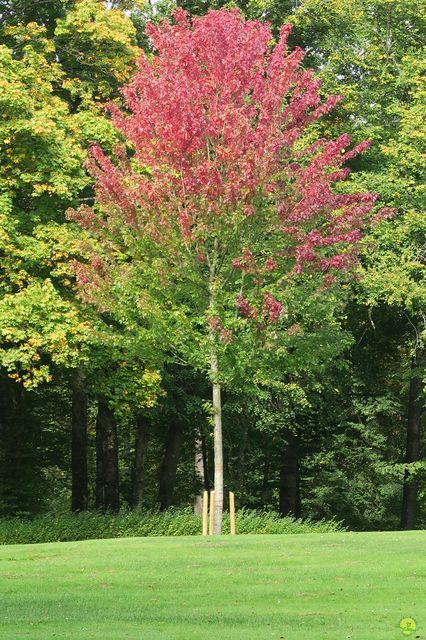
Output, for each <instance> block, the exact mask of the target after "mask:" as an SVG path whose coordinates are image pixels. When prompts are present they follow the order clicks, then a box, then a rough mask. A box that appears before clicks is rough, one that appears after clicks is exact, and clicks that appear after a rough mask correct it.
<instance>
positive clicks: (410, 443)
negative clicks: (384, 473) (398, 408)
mask: <svg viewBox="0 0 426 640" xmlns="http://www.w3.org/2000/svg"><path fill="white" fill-rule="evenodd" d="M425 360H426V353H425V351H424V350H422V351H418V352H417V353H416V356H415V358H414V359H413V363H412V368H413V369H416V370H418V372H417V374H416V375H415V376H414V377H413V378H412V379H411V382H410V389H409V394H408V416H407V444H406V452H405V462H418V461H419V460H420V444H421V437H420V427H421V418H422V413H423V408H424V398H423V380H422V371H421V368H422V366H423V365H424V363H425ZM418 490H419V481H418V480H417V479H410V473H409V471H408V470H406V471H405V474H404V487H403V495H402V513H401V529H414V528H415V526H416V506H417V493H418Z"/></svg>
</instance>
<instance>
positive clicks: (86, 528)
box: [0, 507, 343, 544]
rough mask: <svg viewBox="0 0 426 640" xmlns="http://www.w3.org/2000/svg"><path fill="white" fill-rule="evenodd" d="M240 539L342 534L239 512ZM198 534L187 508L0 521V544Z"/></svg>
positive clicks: (333, 526)
mask: <svg viewBox="0 0 426 640" xmlns="http://www.w3.org/2000/svg"><path fill="white" fill-rule="evenodd" d="M236 528H237V533H239V534H262V533H275V534H279V533H289V534H290V533H327V532H333V531H342V530H343V529H342V526H341V524H340V523H338V522H336V521H328V522H327V521H320V522H313V521H311V520H304V521H303V520H295V519H294V518H280V516H279V515H278V514H277V513H273V512H263V511H255V510H248V509H241V510H240V511H238V512H237V514H236ZM223 531H224V533H225V534H226V533H228V532H229V515H228V514H224V520H223ZM200 533H201V516H196V515H194V513H193V512H192V509H191V508H190V507H187V508H185V509H169V510H168V511H162V512H161V511H150V512H145V513H138V512H135V511H122V512H120V513H119V514H117V515H113V514H101V513H98V512H91V511H87V512H84V513H80V514H71V513H70V514H52V513H48V514H44V515H42V516H38V517H36V518H34V519H32V520H30V519H19V518H4V519H0V544H29V543H36V542H69V541H72V540H89V539H93V538H98V539H99V538H131V537H139V536H140V537H146V536H195V535H199V534H200Z"/></svg>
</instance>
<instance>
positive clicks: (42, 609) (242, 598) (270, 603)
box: [0, 531, 426, 640]
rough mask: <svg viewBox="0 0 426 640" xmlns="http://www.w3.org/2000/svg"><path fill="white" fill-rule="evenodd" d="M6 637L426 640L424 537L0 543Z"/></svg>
mask: <svg viewBox="0 0 426 640" xmlns="http://www.w3.org/2000/svg"><path fill="white" fill-rule="evenodd" d="M0 596H1V608H0V620H1V622H0V638H1V640H19V639H21V638H30V639H31V640H38V639H40V640H41V639H42V640H50V639H53V638H55V639H56V638H69V639H71V638H72V640H80V639H81V640H84V639H91V640H95V639H102V640H107V639H111V640H112V639H114V640H130V639H132V640H157V639H159V638H161V639H162V640H222V639H224V640H237V639H238V640H240V639H241V640H263V639H265V640H266V639H272V638H276V639H285V640H296V639H297V640H305V639H306V640H334V639H336V640H346V639H351V640H355V639H357V640H393V639H398V638H399V639H401V638H404V637H407V636H404V635H403V633H402V631H401V629H400V628H399V622H400V620H401V619H402V618H404V617H412V618H414V619H415V620H416V622H417V630H416V632H415V633H413V634H412V635H410V636H408V637H411V638H425V639H426V532H420V531H418V532H397V533H327V534H307V535H286V536H278V535H274V536H236V537H235V538H231V537H229V536H226V537H222V538H202V537H182V538H127V539H118V540H91V541H87V542H68V543H54V544H39V545H19V546H5V547H0Z"/></svg>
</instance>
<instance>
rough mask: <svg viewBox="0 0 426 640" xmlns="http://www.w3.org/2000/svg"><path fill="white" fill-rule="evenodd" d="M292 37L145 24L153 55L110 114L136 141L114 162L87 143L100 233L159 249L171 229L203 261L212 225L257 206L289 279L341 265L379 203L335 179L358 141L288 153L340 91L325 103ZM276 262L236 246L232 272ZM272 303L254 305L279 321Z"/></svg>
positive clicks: (224, 22) (201, 25)
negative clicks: (141, 238) (340, 188)
mask: <svg viewBox="0 0 426 640" xmlns="http://www.w3.org/2000/svg"><path fill="white" fill-rule="evenodd" d="M289 32H290V27H289V25H285V26H284V27H282V29H281V32H280V37H279V40H278V43H277V44H276V46H275V47H274V48H272V49H271V47H270V43H271V38H272V36H271V30H270V27H269V25H268V24H267V23H265V24H262V23H260V22H258V21H249V20H248V21H246V20H244V19H243V17H242V16H241V15H240V14H239V12H238V11H237V10H231V11H228V10H220V11H210V12H209V13H207V15H205V16H203V17H194V18H192V19H189V17H188V16H187V14H186V13H185V12H184V11H183V10H182V9H178V10H177V11H176V12H175V14H174V24H170V23H168V22H163V23H162V24H161V25H160V26H156V25H153V24H149V25H148V26H147V33H148V36H149V38H150V40H151V43H152V45H153V47H154V49H155V50H156V55H155V56H151V55H149V56H148V55H144V54H143V55H142V56H141V58H140V60H139V62H138V71H137V73H136V75H135V77H134V79H133V81H132V82H131V83H130V84H129V85H128V86H127V87H125V88H124V89H123V96H124V99H125V104H126V111H122V110H120V109H119V108H118V107H117V106H116V105H114V104H111V105H110V106H109V109H110V111H111V113H112V117H113V121H114V123H115V125H116V126H117V128H118V129H119V130H120V131H121V132H122V134H123V135H124V137H125V138H126V139H127V140H128V141H129V142H131V143H132V145H133V147H134V158H133V163H132V165H131V164H130V162H129V161H128V160H127V158H126V157H125V156H124V155H123V152H122V150H120V151H117V152H116V162H112V161H111V160H110V159H108V158H107V157H106V156H105V155H104V153H103V152H102V150H101V149H100V148H99V147H96V146H95V147H93V148H92V154H91V160H90V162H89V164H88V168H89V171H90V172H91V173H92V175H93V176H94V177H95V178H96V194H97V200H98V202H99V203H100V204H101V205H102V207H103V210H104V213H105V214H106V220H107V225H108V226H109V229H110V231H111V227H112V228H114V226H115V227H117V226H122V225H124V226H127V227H130V228H132V229H135V230H136V232H137V233H138V234H140V235H145V236H150V237H152V238H153V239H155V241H156V242H161V241H162V239H164V237H165V234H166V233H167V231H168V230H170V229H174V230H176V229H177V231H178V233H180V234H181V238H182V241H183V242H184V244H185V246H186V247H188V246H193V249H194V258H195V259H196V260H198V262H200V261H204V259H205V255H206V252H205V251H200V245H203V244H205V243H208V241H209V237H211V236H212V235H214V233H215V225H216V224H217V222H218V220H220V219H221V218H224V219H225V220H226V219H227V218H229V217H231V216H235V215H239V216H240V217H241V218H242V220H243V221H244V220H245V219H247V223H248V224H249V223H250V222H251V218H254V217H255V216H256V215H257V212H258V206H259V205H258V203H259V202H263V203H265V202H266V203H268V206H272V207H273V208H274V209H275V211H276V214H277V215H276V222H275V225H276V229H277V230H279V232H280V233H282V234H283V236H284V237H283V246H285V247H286V248H285V249H283V251H282V254H281V255H285V256H286V257H288V258H291V259H292V261H293V270H294V271H295V272H296V273H300V272H301V271H302V270H303V269H304V268H305V267H306V266H307V265H308V264H310V265H311V266H312V267H314V268H315V269H318V270H323V271H325V270H329V269H346V268H348V266H349V265H350V264H351V263H352V262H353V261H354V259H355V257H356V247H357V243H358V242H359V239H360V238H361V235H362V232H361V229H362V228H363V227H364V226H366V221H367V220H368V219H369V216H370V213H371V211H372V208H373V206H374V203H375V200H376V195H375V194H371V193H360V194H351V195H341V194H336V193H334V191H333V184H334V183H335V182H337V181H341V180H344V179H345V178H346V177H347V175H348V169H347V168H345V167H343V165H344V163H345V162H346V161H347V160H350V159H351V158H353V157H354V156H355V155H356V154H358V153H360V152H361V151H363V150H364V149H365V148H366V147H367V146H368V142H363V143H361V144H359V145H358V146H356V147H355V148H353V149H352V150H347V148H348V146H349V144H350V139H349V136H347V135H342V136H340V137H339V138H338V139H337V140H331V141H327V140H318V141H317V142H316V143H315V144H313V145H310V146H309V147H307V148H305V149H303V150H300V148H298V149H297V150H296V148H295V143H296V142H297V141H298V140H299V139H300V137H301V135H302V134H303V133H304V132H305V130H306V127H307V126H308V125H309V124H311V123H312V122H315V121H316V120H318V118H320V117H321V116H322V115H324V114H326V113H328V112H329V111H330V110H331V109H332V108H333V107H334V106H335V104H336V103H337V102H338V101H339V100H340V99H341V96H331V97H329V98H328V99H327V100H326V101H325V102H322V101H321V98H320V95H319V87H320V81H319V80H318V78H316V77H315V76H314V74H313V72H312V71H311V70H306V69H304V68H303V67H302V66H301V63H302V60H303V56H304V53H303V51H302V50H301V49H300V48H296V49H294V50H293V51H291V52H289V51H288V49H287V44H286V39H287V36H288V34H289ZM299 147H300V145H299ZM135 165H137V166H138V167H140V169H139V170H137V169H136V168H132V167H135ZM74 217H75V219H77V220H78V222H79V223H80V224H82V225H84V226H86V227H92V228H93V229H95V226H96V225H97V230H98V231H97V233H98V235H99V234H100V233H102V224H104V221H103V220H102V219H101V220H100V221H99V220H98V221H96V215H95V214H94V213H93V211H92V210H90V214H89V213H88V211H87V208H84V209H81V210H80V211H79V212H76V213H75V214H74ZM222 228H223V227H222ZM99 229H100V231H99ZM241 250H242V248H241V249H240V252H241ZM277 255H280V251H277ZM275 257H277V256H270V257H269V258H268V257H266V261H265V257H263V260H262V264H263V267H257V264H256V259H255V257H254V256H253V254H252V253H251V251H250V250H249V249H244V251H243V252H242V256H241V257H238V254H237V257H234V260H233V266H234V267H235V268H239V269H243V270H245V271H247V272H248V273H252V274H254V273H265V272H267V273H271V272H273V271H274V270H275V269H276V267H277V263H276V261H275ZM230 259H231V260H232V256H231V258H230ZM80 280H81V277H80ZM268 296H269V294H267V295H266V297H265V299H264V306H265V305H266V307H267V310H268V314H269V316H270V318H273V319H274V320H275V319H277V318H278V316H279V312H278V307H277V306H276V305H275V306H274V304H275V303H273V301H272V299H270V297H268ZM275 302H276V301H275ZM277 304H279V303H277ZM247 305H248V303H247V301H245V300H244V299H243V298H242V296H240V298H239V300H237V306H238V308H239V309H240V312H241V313H242V314H243V315H250V313H251V311H250V309H249V305H248V306H247Z"/></svg>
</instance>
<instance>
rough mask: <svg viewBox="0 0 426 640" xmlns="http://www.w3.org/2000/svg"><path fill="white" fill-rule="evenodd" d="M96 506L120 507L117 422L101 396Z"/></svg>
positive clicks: (97, 430) (97, 447) (114, 508)
mask: <svg viewBox="0 0 426 640" xmlns="http://www.w3.org/2000/svg"><path fill="white" fill-rule="evenodd" d="M96 507H97V508H98V509H101V510H102V511H111V512H113V513H116V512H117V511H118V510H119V509H120V493H119V473H118V441H117V424H116V421H115V417H114V413H113V412H112V411H111V409H110V408H109V406H108V403H107V401H106V399H105V398H103V397H100V398H99V408H98V416H97V419H96Z"/></svg>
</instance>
